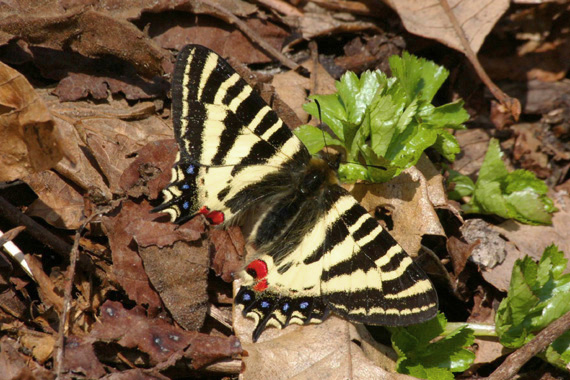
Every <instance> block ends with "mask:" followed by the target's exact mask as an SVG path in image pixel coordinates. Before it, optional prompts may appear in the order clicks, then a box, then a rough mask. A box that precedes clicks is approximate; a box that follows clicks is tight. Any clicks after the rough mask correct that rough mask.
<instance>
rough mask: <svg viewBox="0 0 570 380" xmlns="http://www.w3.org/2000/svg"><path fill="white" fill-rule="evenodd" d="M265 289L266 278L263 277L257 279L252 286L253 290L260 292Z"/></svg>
mask: <svg viewBox="0 0 570 380" xmlns="http://www.w3.org/2000/svg"><path fill="white" fill-rule="evenodd" d="M265 289H267V279H266V278H264V279H263V280H261V281H259V282H258V283H257V284H255V285H254V286H253V290H255V291H257V292H262V291H264V290H265Z"/></svg>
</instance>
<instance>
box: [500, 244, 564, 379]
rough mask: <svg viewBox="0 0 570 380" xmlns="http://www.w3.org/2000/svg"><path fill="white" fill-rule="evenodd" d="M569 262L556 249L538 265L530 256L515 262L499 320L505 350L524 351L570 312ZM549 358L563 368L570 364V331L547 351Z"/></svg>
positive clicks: (545, 254) (545, 255)
mask: <svg viewBox="0 0 570 380" xmlns="http://www.w3.org/2000/svg"><path fill="white" fill-rule="evenodd" d="M567 262H568V260H567V259H565V258H564V253H563V252H562V251H559V250H558V247H556V246H555V245H551V246H549V247H547V248H546V249H545V250H544V253H543V254H542V257H541V258H540V261H539V263H538V264H537V263H536V262H535V261H534V260H532V259H531V258H530V257H528V256H526V257H525V258H524V259H522V260H517V261H516V262H515V266H514V268H513V272H512V275H511V284H510V287H509V292H508V294H507V297H506V298H505V299H503V300H502V301H501V304H500V305H499V309H498V310H497V314H496V316H495V329H496V331H497V335H498V336H499V339H500V342H501V343H502V344H503V345H504V346H506V347H510V348H519V347H521V346H522V345H524V344H525V343H527V342H528V341H530V340H531V339H533V338H534V337H535V334H536V333H538V332H539V331H540V330H542V329H543V328H545V327H546V326H548V325H549V324H550V323H551V322H552V321H554V320H556V319H558V318H560V317H561V316H562V315H563V314H565V313H566V312H568V311H569V310H570V302H569V300H570V296H569V292H570V274H568V273H567V274H563V272H564V270H565V269H566V265H567ZM545 357H546V359H547V360H548V361H549V362H551V363H553V364H555V365H558V366H560V367H563V368H564V367H565V366H566V365H568V364H569V363H570V331H567V332H566V333H564V334H563V335H562V336H561V337H559V338H558V339H557V340H555V341H554V342H553V344H551V345H550V346H549V347H548V348H547V350H546V352H545Z"/></svg>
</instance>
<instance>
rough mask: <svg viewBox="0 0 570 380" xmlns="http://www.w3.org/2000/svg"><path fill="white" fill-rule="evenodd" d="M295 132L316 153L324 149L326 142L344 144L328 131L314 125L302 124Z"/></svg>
mask: <svg viewBox="0 0 570 380" xmlns="http://www.w3.org/2000/svg"><path fill="white" fill-rule="evenodd" d="M293 133H294V134H295V136H297V137H298V138H299V139H300V140H301V141H302V142H303V144H305V146H306V147H307V149H308V150H309V153H311V154H315V153H317V152H319V151H320V150H321V149H323V148H324V147H325V143H326V145H327V146H331V145H339V146H342V141H340V140H337V139H335V138H333V137H332V136H331V135H330V134H328V133H327V132H325V131H323V130H322V129H319V128H317V127H314V126H312V125H308V124H305V125H301V126H300V127H299V128H297V129H295V130H294V131H293Z"/></svg>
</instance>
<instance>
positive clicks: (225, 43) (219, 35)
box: [151, 13, 289, 64]
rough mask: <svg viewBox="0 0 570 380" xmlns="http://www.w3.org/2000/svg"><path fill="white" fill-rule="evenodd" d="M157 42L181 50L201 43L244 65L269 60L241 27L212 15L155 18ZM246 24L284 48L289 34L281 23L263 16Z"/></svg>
mask: <svg viewBox="0 0 570 380" xmlns="http://www.w3.org/2000/svg"><path fill="white" fill-rule="evenodd" d="M151 20H152V21H151V25H152V28H151V30H156V31H157V32H155V34H153V41H155V42H156V43H157V44H159V45H160V46H161V47H162V48H164V49H169V50H181V49H182V48H183V47H184V46H185V45H186V44H188V43H189V42H190V41H196V42H199V43H200V45H204V46H206V47H208V48H210V49H212V50H214V51H215V52H216V53H218V54H219V55H220V56H222V57H232V59H235V60H237V61H239V62H241V63H243V64H250V63H267V62H271V61H272V58H271V57H269V56H267V55H266V54H265V53H264V51H263V50H261V49H260V48H259V45H257V44H255V43H253V42H252V41H251V40H250V39H249V38H248V37H246V36H245V35H244V34H243V33H242V32H241V31H240V30H239V29H236V28H234V27H225V28H223V27H220V21H219V20H216V19H214V18H212V17H209V16H197V17H196V18H195V17H192V18H189V17H188V15H187V14H184V13H180V14H177V15H174V16H172V17H169V18H168V19H166V18H165V17H163V16H161V15H157V16H156V17H155V18H151ZM245 22H246V25H247V26H248V27H249V28H251V29H252V30H255V32H256V33H258V34H259V36H260V37H261V38H263V39H264V40H265V41H266V42H267V43H269V44H270V45H271V46H273V47H274V48H275V49H277V50H280V49H281V46H282V45H283V42H284V40H285V38H286V37H287V36H288V34H289V33H287V31H286V30H285V29H283V28H282V27H280V26H278V25H277V24H275V23H273V22H271V21H269V20H266V21H262V20H259V19H249V20H246V21H245Z"/></svg>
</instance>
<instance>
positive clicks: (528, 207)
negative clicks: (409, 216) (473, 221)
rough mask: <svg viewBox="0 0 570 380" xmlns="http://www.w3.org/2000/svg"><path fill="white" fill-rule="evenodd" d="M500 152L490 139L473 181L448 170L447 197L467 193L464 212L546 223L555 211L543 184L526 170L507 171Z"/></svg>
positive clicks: (549, 221)
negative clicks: (450, 188)
mask: <svg viewBox="0 0 570 380" xmlns="http://www.w3.org/2000/svg"><path fill="white" fill-rule="evenodd" d="M502 155H503V153H502V152H501V148H500V147H499V142H498V141H497V140H496V139H491V141H490V142H489V148H488V149H487V153H486V154H485V159H484V161H483V165H482V166H481V169H480V170H479V177H478V178H477V183H473V181H472V180H471V179H470V178H469V177H467V176H464V175H462V174H460V173H458V172H456V171H453V170H450V176H449V182H450V183H454V184H455V187H454V189H453V190H452V191H451V192H449V193H448V195H449V198H451V199H456V200H458V199H460V198H461V197H464V196H471V199H470V200H469V202H468V203H467V204H465V205H462V206H461V208H462V209H463V211H465V212H466V213H478V214H495V215H498V216H500V217H503V218H506V219H516V220H518V221H520V222H522V223H527V224H550V223H552V215H551V214H552V213H553V212H554V211H556V207H554V203H553V202H552V199H550V198H549V197H548V196H547V195H546V193H547V192H548V187H547V186H546V184H545V183H544V182H543V181H541V180H539V179H538V178H536V176H535V175H534V173H532V172H529V171H528V170H515V171H513V172H511V173H509V172H508V170H507V167H506V166H505V163H504V162H503V160H502V159H501V156H502Z"/></svg>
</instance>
